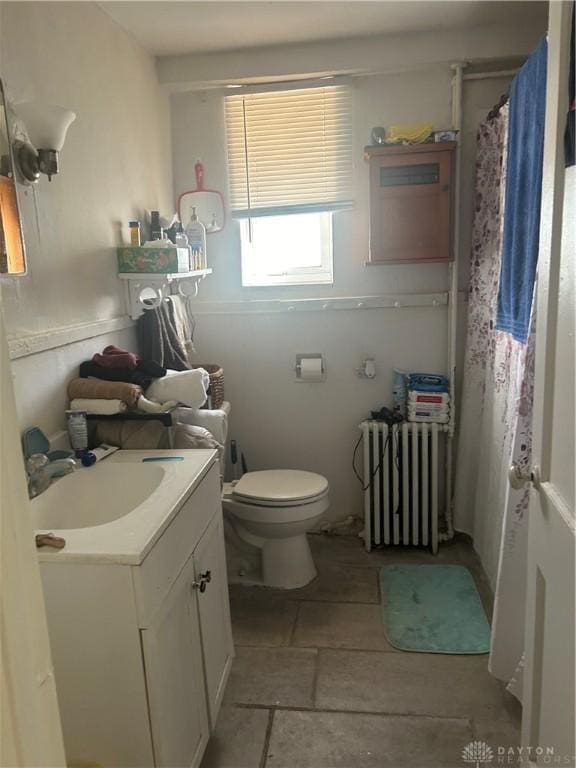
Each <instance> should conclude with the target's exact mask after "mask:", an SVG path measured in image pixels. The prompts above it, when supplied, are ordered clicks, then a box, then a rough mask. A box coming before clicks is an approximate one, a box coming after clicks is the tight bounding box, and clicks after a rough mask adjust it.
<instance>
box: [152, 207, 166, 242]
mask: <svg viewBox="0 0 576 768" xmlns="http://www.w3.org/2000/svg"><path fill="white" fill-rule="evenodd" d="M162 237H163V233H162V227H161V226H160V211H150V240H162Z"/></svg>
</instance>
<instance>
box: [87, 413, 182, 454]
mask: <svg viewBox="0 0 576 768" xmlns="http://www.w3.org/2000/svg"><path fill="white" fill-rule="evenodd" d="M96 425H97V426H96V440H97V441H98V442H100V443H106V444H107V445H116V446H118V448H123V449H124V450H126V451H128V450H130V451H154V450H155V449H156V448H169V447H170V446H169V445H168V430H167V429H166V427H164V425H163V424H161V423H160V422H159V421H124V420H120V421H97V422H96Z"/></svg>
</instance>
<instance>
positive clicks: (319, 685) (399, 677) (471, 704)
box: [202, 535, 519, 768]
mask: <svg viewBox="0 0 576 768" xmlns="http://www.w3.org/2000/svg"><path fill="white" fill-rule="evenodd" d="M310 541H311V546H312V551H313V554H314V559H315V561H316V565H317V568H318V574H319V575H318V577H317V578H316V579H315V580H314V581H313V582H312V583H311V584H309V585H308V586H307V587H304V588H303V589H299V590H293V591H291V592H281V591H277V590H269V589H262V588H257V587H254V588H245V587H238V586H232V587H231V588H230V599H231V604H232V622H233V630H234V640H235V644H236V659H235V661H234V666H233V668H232V673H231V676H230V681H229V683H228V688H227V692H226V697H225V701H224V705H223V707H222V711H221V714H220V717H219V721H218V726H217V729H216V733H215V734H214V736H213V738H212V740H211V742H210V744H209V745H208V749H207V752H206V755H205V757H204V761H203V763H202V768H385V767H388V766H389V767H390V768H436V767H438V768H464V767H465V766H466V765H467V764H466V763H464V761H463V760H462V757H461V753H462V749H463V748H464V746H465V745H466V744H468V742H470V741H472V740H473V739H483V740H486V741H487V742H488V743H489V744H490V745H491V746H492V748H493V749H495V747H497V746H506V747H508V746H513V745H516V744H517V743H518V738H519V736H518V722H519V709H518V707H517V706H516V702H515V700H514V699H513V698H512V697H511V696H509V695H508V694H507V693H505V691H504V690H503V687H502V686H501V685H500V684H499V683H498V682H497V681H496V680H494V678H492V677H491V676H490V675H489V673H488V671H487V669H486V665H487V660H488V657H487V656H445V655H440V654H419V653H402V652H400V651H396V650H395V649H394V648H392V647H391V646H390V645H389V644H388V642H387V641H386V636H385V634H384V628H383V624H382V619H381V608H380V595H379V585H378V569H379V567H380V566H382V565H383V564H386V563H393V562H418V563H420V562H422V563H424V562H442V563H458V564H462V565H466V566H467V567H468V568H469V569H470V570H471V572H472V573H473V575H474V578H475V580H476V584H477V586H478V589H479V592H480V595H481V597H482V600H483V603H484V606H485V608H486V611H487V613H488V615H490V611H491V600H492V597H491V593H490V588H489V586H488V583H487V580H486V577H485V575H484V573H483V571H482V568H481V566H480V564H479V562H478V559H477V558H476V556H475V554H474V552H473V550H472V548H471V546H470V544H469V543H468V542H467V540H466V539H464V538H461V539H457V540H455V541H454V542H451V543H449V544H445V545H444V546H443V547H442V548H441V550H440V553H439V554H438V556H437V557H436V558H434V557H433V556H432V555H431V554H429V553H427V552H426V551H423V550H416V549H414V550H403V549H388V550H386V551H377V552H373V553H370V554H368V553H367V552H365V550H364V549H363V546H362V543H361V542H360V540H359V539H357V538H354V537H344V536H338V537H325V536H316V535H313V536H311V537H310Z"/></svg>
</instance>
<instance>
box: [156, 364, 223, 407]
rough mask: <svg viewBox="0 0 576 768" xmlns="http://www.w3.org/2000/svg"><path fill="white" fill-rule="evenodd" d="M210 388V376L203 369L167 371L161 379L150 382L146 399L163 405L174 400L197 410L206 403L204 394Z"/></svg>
mask: <svg viewBox="0 0 576 768" xmlns="http://www.w3.org/2000/svg"><path fill="white" fill-rule="evenodd" d="M209 386H210V376H209V374H208V373H207V372H206V371H205V370H204V368H195V369H194V370H193V371H168V373H167V374H166V376H165V377H164V378H163V379H157V380H156V381H154V382H152V384H151V385H150V386H149V387H148V390H147V392H146V397H147V398H148V399H150V400H156V401H157V402H159V403H165V402H167V401H168V400H176V402H178V403H183V404H184V405H187V406H189V407H190V408H199V407H200V406H201V405H204V403H205V402H206V392H207V390H208V387H209Z"/></svg>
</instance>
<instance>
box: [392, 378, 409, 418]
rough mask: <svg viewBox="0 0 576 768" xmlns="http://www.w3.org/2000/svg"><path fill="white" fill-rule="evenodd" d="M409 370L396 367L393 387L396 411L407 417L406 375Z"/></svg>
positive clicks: (393, 400)
mask: <svg viewBox="0 0 576 768" xmlns="http://www.w3.org/2000/svg"><path fill="white" fill-rule="evenodd" d="M407 376H408V371H403V370H402V369H401V368H394V385H393V389H392V402H393V410H394V413H396V414H398V415H399V416H403V417H404V418H406V377H407Z"/></svg>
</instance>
